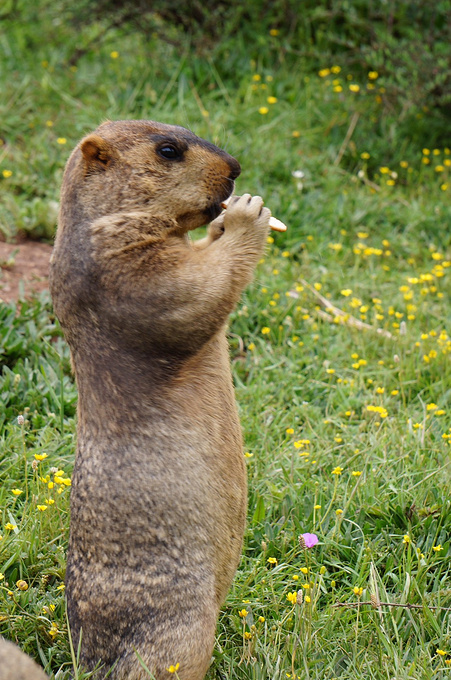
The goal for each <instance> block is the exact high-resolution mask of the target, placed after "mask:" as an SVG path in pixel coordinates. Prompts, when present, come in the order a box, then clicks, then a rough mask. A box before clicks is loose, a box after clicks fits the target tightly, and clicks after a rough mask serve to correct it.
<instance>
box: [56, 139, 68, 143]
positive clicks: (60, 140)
mask: <svg viewBox="0 0 451 680" xmlns="http://www.w3.org/2000/svg"><path fill="white" fill-rule="evenodd" d="M56 141H57V143H58V144H66V142H67V139H66V138H65V137H58V139H57V140H56Z"/></svg>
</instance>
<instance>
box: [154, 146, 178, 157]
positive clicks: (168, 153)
mask: <svg viewBox="0 0 451 680" xmlns="http://www.w3.org/2000/svg"><path fill="white" fill-rule="evenodd" d="M158 153H159V154H160V156H163V158H167V159H168V160H175V159H177V158H181V157H182V154H181V153H180V151H179V150H178V149H177V147H175V146H173V145H172V144H164V145H163V146H161V147H160V148H159V149H158Z"/></svg>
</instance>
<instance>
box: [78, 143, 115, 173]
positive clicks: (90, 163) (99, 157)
mask: <svg viewBox="0 0 451 680" xmlns="http://www.w3.org/2000/svg"><path fill="white" fill-rule="evenodd" d="M80 150H81V153H82V154H83V158H84V160H85V163H86V166H87V167H86V169H87V171H88V172H89V171H92V170H105V169H106V168H107V167H108V166H109V165H111V163H112V161H113V160H114V159H115V158H117V152H116V150H115V149H114V147H113V146H112V145H111V144H110V143H109V142H107V141H106V140H105V139H103V138H102V137H99V135H94V134H93V135H89V136H88V137H86V138H85V139H84V140H83V141H82V142H81V144H80Z"/></svg>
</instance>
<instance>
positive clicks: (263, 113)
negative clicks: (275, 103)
mask: <svg viewBox="0 0 451 680" xmlns="http://www.w3.org/2000/svg"><path fill="white" fill-rule="evenodd" d="M268 111H269V109H268V107H267V106H260V108H259V109H258V112H259V113H261V115H262V116H264V115H266V114H267V113H268Z"/></svg>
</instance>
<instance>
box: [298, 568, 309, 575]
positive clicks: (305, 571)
mask: <svg viewBox="0 0 451 680" xmlns="http://www.w3.org/2000/svg"><path fill="white" fill-rule="evenodd" d="M300 571H301V572H302V573H303V574H308V567H301V568H300Z"/></svg>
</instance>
